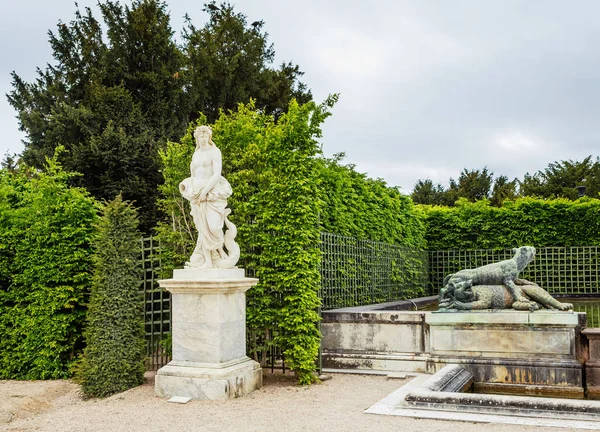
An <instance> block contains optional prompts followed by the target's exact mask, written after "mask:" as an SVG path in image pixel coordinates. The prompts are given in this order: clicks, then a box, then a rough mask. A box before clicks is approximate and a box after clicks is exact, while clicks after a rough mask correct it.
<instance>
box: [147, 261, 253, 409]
mask: <svg viewBox="0 0 600 432" xmlns="http://www.w3.org/2000/svg"><path fill="white" fill-rule="evenodd" d="M257 283H258V279H253V278H247V277H244V269H227V270H221V269H204V270H195V269H178V270H175V271H174V272H173V279H166V280H160V281H159V284H160V286H161V287H163V288H165V289H166V290H167V291H169V292H170V293H171V305H172V337H173V360H172V361H171V362H169V364H168V365H166V366H165V367H163V368H161V369H160V370H159V371H158V372H157V374H156V381H155V392H156V394H157V395H159V396H161V397H173V396H186V397H190V398H192V399H211V400H213V399H231V398H234V397H239V396H242V395H244V394H247V393H250V392H251V391H253V390H255V389H257V388H260V387H261V386H262V370H261V368H260V365H259V364H258V363H257V362H255V361H253V360H251V359H250V358H248V357H247V356H246V291H247V290H248V289H250V288H251V287H252V286H254V285H256V284H257Z"/></svg>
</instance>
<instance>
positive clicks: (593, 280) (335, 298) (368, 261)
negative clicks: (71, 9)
mask: <svg viewBox="0 0 600 432" xmlns="http://www.w3.org/2000/svg"><path fill="white" fill-rule="evenodd" d="M158 247H159V245H158V242H157V241H156V239H153V238H152V237H146V238H143V239H142V240H141V250H142V262H143V268H144V273H143V274H144V277H143V280H142V281H141V282H142V283H141V289H142V290H143V293H144V298H145V329H146V341H147V352H148V359H149V362H148V369H157V368H160V367H162V366H164V365H165V364H167V363H168V361H169V360H170V358H169V353H168V348H167V347H168V345H169V343H170V341H168V340H166V339H167V338H169V334H170V331H171V310H170V309H171V304H170V303H171V302H170V295H169V293H168V292H167V291H165V290H163V289H161V288H160V287H159V286H158V283H157V275H158V274H159V271H160V261H159V260H158V258H157V257H158ZM320 249H321V252H322V258H321V266H320V273H321V288H320V291H319V295H320V297H321V300H322V310H328V309H335V308H341V307H351V306H363V305H367V304H373V303H383V302H387V301H394V300H401V299H407V298H414V297H421V296H424V295H435V294H437V293H438V292H439V289H440V288H441V287H442V284H443V280H444V277H445V276H446V275H448V274H450V273H453V272H456V271H457V270H460V269H466V268H475V267H479V266H482V265H486V264H490V263H493V262H497V261H500V260H504V259H508V258H511V257H512V256H513V255H514V254H513V252H512V250H511V249H471V250H439V251H424V250H419V249H414V248H408V247H402V246H398V245H393V244H387V243H383V242H374V241H369V240H362V239H358V238H355V237H348V236H341V235H337V234H332V233H322V234H321V243H320ZM247 267H250V266H247ZM248 270H250V272H251V273H252V271H251V269H248ZM521 277H522V278H525V279H529V280H531V281H533V282H536V283H537V284H539V285H540V286H541V287H542V288H544V289H546V290H547V291H548V292H550V293H552V294H561V295H582V294H584V295H585V294H600V287H599V282H600V247H597V246H580V247H548V248H540V249H538V250H537V253H536V258H535V260H534V261H533V262H532V263H531V264H529V266H528V267H527V268H526V269H525V271H524V272H523V274H522V275H521ZM590 308H591V306H590ZM588 309H589V308H588ZM596 309H597V310H596ZM596 309H594V311H596V312H594V311H592V310H591V309H590V310H586V311H587V312H588V313H591V314H592V315H593V314H594V313H596V315H598V317H597V318H598V320H600V312H598V310H600V309H598V307H596ZM599 323H600V321H599ZM251 336H252V337H254V339H256V338H257V337H258V339H260V340H258V339H256V340H254V339H253V340H252V341H249V342H250V343H249V345H248V347H249V349H250V350H254V351H256V352H253V357H254V358H256V359H257V360H259V361H260V362H261V363H262V365H263V367H265V368H270V369H273V368H277V369H283V370H284V371H285V361H284V358H283V355H282V353H281V352H280V351H279V350H278V349H277V347H274V346H272V344H270V343H269V341H270V340H272V336H271V335H270V334H268V333H266V334H264V335H262V334H261V335H251ZM261 338H264V340H263V339H261ZM162 341H165V342H162ZM260 347H264V352H263V350H261V348H260ZM259 351H260V352H259Z"/></svg>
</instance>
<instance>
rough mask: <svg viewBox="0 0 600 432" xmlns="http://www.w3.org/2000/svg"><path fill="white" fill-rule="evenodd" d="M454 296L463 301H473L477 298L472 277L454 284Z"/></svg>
mask: <svg viewBox="0 0 600 432" xmlns="http://www.w3.org/2000/svg"><path fill="white" fill-rule="evenodd" d="M454 298H455V299H456V300H458V301H459V302H462V303H471V302H474V301H476V300H477V298H476V295H475V293H474V292H473V284H472V282H471V280H470V279H467V280H464V281H460V282H456V283H455V284H454Z"/></svg>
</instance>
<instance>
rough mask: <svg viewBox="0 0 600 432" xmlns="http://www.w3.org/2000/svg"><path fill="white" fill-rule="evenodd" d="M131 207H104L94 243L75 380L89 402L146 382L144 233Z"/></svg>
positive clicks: (114, 203) (119, 203) (118, 199)
mask: <svg viewBox="0 0 600 432" xmlns="http://www.w3.org/2000/svg"><path fill="white" fill-rule="evenodd" d="M137 225H138V222H137V215H136V211H135V209H134V208H133V207H132V205H131V203H127V202H124V201H123V199H122V197H121V196H120V195H119V196H117V197H116V198H115V199H114V200H113V201H111V202H109V203H107V204H105V206H104V209H103V216H102V218H101V220H100V222H99V224H98V235H97V237H96V239H95V240H94V250H95V253H94V280H93V285H92V292H91V296H90V304H89V310H88V314H87V328H86V330H85V342H86V347H85V350H84V354H83V358H82V360H81V363H80V364H79V365H78V367H77V380H78V381H79V382H80V384H81V388H82V390H83V393H84V394H85V395H86V396H87V397H105V396H109V395H111V394H113V393H117V392H121V391H124V390H127V389H129V388H131V387H135V386H137V385H140V384H142V383H143V382H144V371H145V365H144V362H145V354H146V352H145V342H144V318H143V299H142V297H141V294H140V292H139V285H140V278H141V267H140V265H139V241H140V233H139V231H138V229H137Z"/></svg>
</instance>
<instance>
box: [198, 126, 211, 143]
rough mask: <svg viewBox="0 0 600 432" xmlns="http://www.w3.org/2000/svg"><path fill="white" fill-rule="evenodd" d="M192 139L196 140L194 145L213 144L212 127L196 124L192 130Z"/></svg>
mask: <svg viewBox="0 0 600 432" xmlns="http://www.w3.org/2000/svg"><path fill="white" fill-rule="evenodd" d="M194 139H195V140H196V147H198V146H200V145H202V144H204V145H213V146H214V145H215V143H214V142H213V140H212V129H211V128H210V127H209V126H198V127H197V128H196V129H195V130H194Z"/></svg>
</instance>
